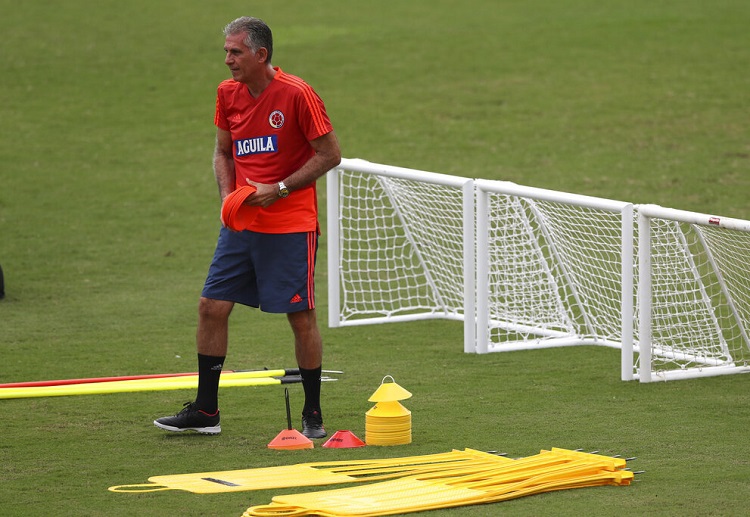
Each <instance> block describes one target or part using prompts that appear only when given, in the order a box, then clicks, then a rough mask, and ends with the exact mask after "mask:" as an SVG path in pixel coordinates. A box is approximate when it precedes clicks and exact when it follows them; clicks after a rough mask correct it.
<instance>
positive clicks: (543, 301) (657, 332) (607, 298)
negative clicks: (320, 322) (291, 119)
mask: <svg viewBox="0 0 750 517" xmlns="http://www.w3.org/2000/svg"><path fill="white" fill-rule="evenodd" d="M327 196H328V246H329V247H328V253H329V254H328V256H329V303H330V307H329V326H331V327H339V326H349V325H364V324H370V323H385V322H396V321H408V320H416V319H425V318H444V319H455V320H461V321H463V326H464V351H465V352H467V353H488V352H501V351H512V350H528V349H535V348H544V347H553V346H572V345H603V346H608V347H614V348H619V349H620V350H621V378H622V379H623V380H632V379H639V380H640V381H641V382H651V381H655V380H666V379H673V378H684V377H690V376H698V375H717V374H721V373H734V372H739V371H746V370H747V369H748V364H749V363H748V359H750V353H749V352H748V351H749V350H750V343H749V342H748V334H750V332H749V331H748V321H749V318H750V273H748V267H747V265H746V264H747V259H746V257H748V256H750V222H745V221H737V220H728V219H721V220H719V219H717V218H711V217H709V216H700V215H698V214H687V213H686V212H679V211H669V210H666V209H660V208H658V207H651V206H645V207H643V208H642V209H641V208H639V207H638V206H636V205H633V204H631V203H627V202H621V201H614V200H608V199H602V198H596V197H590V196H582V195H576V194H571V193H565V192H557V191H551V190H545V189H539V188H532V187H526V186H521V185H517V184H514V183H510V182H501V181H488V180H481V179H476V180H474V179H467V178H461V177H457V176H450V175H443V174H437V173H433V172H428V171H417V170H413V169H404V168H398V167H392V166H387V165H380V164H372V163H369V162H366V161H363V160H343V161H342V163H341V165H340V166H339V167H337V168H336V169H335V170H333V171H331V172H329V175H328V183H327ZM686 214H687V215H686ZM716 221H719V222H716Z"/></svg>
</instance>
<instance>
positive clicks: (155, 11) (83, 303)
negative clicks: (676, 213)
mask: <svg viewBox="0 0 750 517" xmlns="http://www.w3.org/2000/svg"><path fill="white" fill-rule="evenodd" d="M0 13H2V14H1V15H0V34H2V44H1V46H2V51H0V92H2V102H0V132H1V137H0V265H2V268H3V270H4V272H5V282H6V291H7V294H6V298H5V299H4V300H2V301H0V354H1V355H2V361H0V382H13V381H27V380H42V379H59V378H70V377H89V376H104V375H126V374H140V373H162V372H179V371H193V370H194V369H195V368H196V364H195V345H194V333H195V322H196V306H197V300H198V296H199V293H200V289H201V287H202V283H203V280H204V277H205V273H206V270H207V267H208V263H209V260H210V257H211V255H212V253H213V246H214V244H215V237H216V234H217V232H218V226H219V204H218V196H217V191H216V186H215V182H214V179H213V174H212V171H211V153H212V150H213V135H214V131H215V129H214V127H213V124H212V122H213V118H212V117H213V109H214V95H215V88H216V85H217V84H218V83H219V82H220V81H221V80H223V79H224V78H226V77H228V74H227V71H226V68H225V65H224V64H223V51H222V46H223V36H222V33H221V28H222V27H223V25H224V24H225V23H226V22H228V21H229V20H231V19H233V18H235V17H237V16H240V15H244V14H250V15H255V16H259V17H261V18H263V19H265V20H266V21H267V22H268V23H269V24H270V25H271V27H272V28H273V29H274V34H275V39H276V45H275V51H274V64H276V65H277V66H281V67H282V68H283V69H284V70H285V71H288V72H290V73H293V74H295V75H299V76H301V77H303V78H305V79H306V80H307V81H308V82H309V83H311V84H312V85H313V86H314V87H315V88H316V90H317V91H318V92H319V93H320V95H321V96H322V97H323V99H324V100H325V101H326V104H327V107H328V111H329V115H330V116H331V118H332V120H333V122H334V125H335V127H336V130H337V134H338V136H339V139H340V142H341V145H342V149H343V153H344V156H346V157H348V158H364V159H367V160H370V161H373V162H381V163H387V164H391V165H399V166H404V167H413V168H418V169H424V170H429V171H435V172H443V173H450V174H457V175H461V176H467V177H478V178H489V179H506V180H511V181H515V182H517V183H522V184H526V185H532V186H538V187H544V188H550V189H557V190H565V191H570V192H576V193H582V194H590V195H596V196H603V197H609V198H613V199H621V200H627V201H632V202H635V203H658V204H661V205H664V206H670V207H675V208H681V209H687V210H694V211H701V212H708V213H714V214H719V215H725V216H731V217H738V218H743V219H749V218H750V202H748V197H747V192H748V191H750V140H749V139H748V135H750V117H748V100H750V98H749V97H748V92H750V73H748V70H750V46H748V45H747V42H748V40H747V27H748V24H749V23H750V3H748V2H746V1H744V0H716V1H714V2H704V1H700V0H683V1H676V0H663V1H659V2H654V1H650V0H627V1H625V0H613V1H609V2H596V1H593V0H568V1H566V2H556V1H553V0H536V1H528V2H522V1H516V0H500V1H490V0H483V1H482V0H467V1H464V2H449V1H447V0H432V1H429V2H428V1H424V0H414V1H409V2H362V1H359V0H353V1H349V2H336V1H333V0H320V1H318V2H315V3H314V4H313V3H309V2H301V1H297V0H293V1H286V2H273V3H271V2H267V3H259V4H257V5H255V6H253V5H249V4H247V3H246V2H238V1H234V0H231V1H230V0H220V1H215V2H176V1H173V0H165V1H159V2H150V1H145V0H133V1H130V2H115V1H112V0H98V1H93V0H69V1H66V2H62V3H57V2H44V1H41V0H30V1H27V2H11V1H10V0H0ZM320 190H321V191H323V190H324V189H322V188H321V189H320ZM321 194H322V192H321ZM323 216H324V217H325V214H323ZM323 227H324V228H325V226H323ZM322 244H323V246H322V247H321V253H320V255H319V262H318V277H317V283H318V301H319V309H320V311H319V319H320V321H321V323H322V332H323V337H324V341H325V346H326V352H325V354H326V356H325V362H324V368H329V369H341V370H344V371H345V372H346V373H345V374H344V375H343V376H342V379H341V380H340V381H339V382H336V383H327V384H325V385H324V387H323V390H324V391H323V397H324V408H323V409H324V412H325V415H326V424H327V428H328V429H329V431H335V430H337V429H349V430H351V431H353V432H354V433H355V434H357V435H358V436H359V437H361V438H364V432H365V430H364V422H365V418H364V415H365V412H366V411H367V410H368V409H369V408H370V407H371V406H372V403H369V402H368V401H367V398H368V397H369V396H370V394H371V393H372V392H373V391H374V390H375V389H376V388H377V387H378V385H379V384H380V382H381V380H382V378H383V377H384V376H385V375H387V374H390V375H392V376H393V377H394V378H395V380H396V381H397V382H398V383H399V384H401V385H402V386H403V387H405V388H406V389H408V390H409V391H411V392H412V393H413V394H414V396H413V397H412V398H411V399H409V400H407V401H404V405H405V406H407V407H408V408H409V409H410V410H411V411H412V415H413V443H412V444H411V445H408V446H399V447H365V448H361V449H325V448H322V447H319V446H318V447H316V448H315V449H313V450H306V451H274V450H270V449H268V448H267V447H266V445H267V444H268V442H269V441H271V440H272V439H273V438H274V437H275V436H276V434H277V433H278V432H279V431H280V430H281V429H283V428H285V426H286V422H285V420H286V417H285V410H284V398H283V390H282V389H281V388H279V387H263V388H232V389H227V390H225V391H223V392H222V395H221V407H222V413H223V418H222V427H223V429H224V431H223V433H222V435H220V436H218V437H204V436H197V435H189V436H182V435H166V434H164V433H163V432H161V431H159V430H157V429H156V428H154V427H153V425H152V424H151V421H152V420H153V419H154V418H155V417H159V416H163V415H165V414H169V413H173V412H176V411H177V410H178V409H179V408H180V405H181V403H182V402H184V401H186V400H189V399H190V398H191V397H192V396H193V393H192V392H188V391H182V392H154V393H134V394H117V395H99V396H86V397H83V396H81V397H61V398H38V399H21V400H2V401H0V408H2V415H3V418H2V421H3V424H2V426H1V427H0V514H2V515H7V516H26V515H43V514H54V515H61V516H68V515H69V516H82V515H86V516H104V515H106V516H125V515H139V516H141V515H143V516H151V515H153V516H156V515H186V516H187V515H190V516H193V515H195V516H205V515H212V516H213V515H216V516H239V515H241V514H242V512H243V511H244V510H245V509H246V508H247V507H249V506H251V505H257V504H265V503H268V502H270V500H271V498H272V497H273V496H274V495H276V494H277V493H288V492H293V491H294V490H288V491H280V492H274V491H264V492H244V493H234V494H218V495H195V494H190V493H186V492H160V493H153V494H141V495H132V494H113V493H110V492H108V491H107V487H109V486H111V485H117V484H126V483H142V482H146V480H147V478H148V477H149V476H154V475H166V474H180V473H188V472H206V471H216V470H231V469H244V468H253V467H262V466H271V465H288V464H295V463H302V462H310V461H328V460H338V459H348V458H372V457H398V456H412V455H418V454H431V453H437V452H447V451H450V450H451V449H454V448H455V449H463V448H467V447H468V448H474V449H479V450H499V451H503V452H507V453H508V454H509V455H511V456H513V457H519V456H529V455H533V454H536V453H537V452H539V451H540V450H541V449H546V448H549V447H562V448H579V447H580V448H583V449H584V450H588V451H591V450H598V451H601V452H602V453H605V454H610V455H614V454H622V455H625V456H636V457H637V458H638V459H637V460H636V461H635V462H633V465H632V466H633V468H634V469H635V470H644V471H645V473H643V474H639V475H638V476H637V481H636V482H635V483H634V484H633V485H632V486H630V487H624V488H619V487H608V488H588V489H583V490H572V491H563V492H557V493H551V494H545V495H540V496H533V497H527V498H522V499H518V500H515V501H511V502H506V503H501V504H498V505H493V506H475V507H463V508H457V509H453V510H440V511H434V512H432V513H431V514H430V515H435V516H436V517H438V516H444V515H451V516H453V515H455V516H480V515H482V516H483V515H496V514H500V513H501V512H502V513H503V514H504V515H519V516H520V515H555V516H558V515H570V516H573V515H576V516H577V515H621V514H629V515H680V516H684V515H741V514H745V513H747V504H748V500H749V499H750V487H749V486H748V479H750V460H748V458H750V445H748V440H747V425H748V420H749V419H750V409H748V408H750V395H749V394H748V389H747V383H748V377H746V376H729V377H724V378H710V379H703V380H692V381H679V382H670V383H666V384H665V383H657V384H653V385H639V384H637V383H624V382H621V381H620V380H619V352H617V351H615V350H612V349H603V348H590V347H581V348H569V349H554V350H544V351H535V352H520V353H507V354H489V355H485V356H475V355H467V354H464V353H463V351H462V350H463V345H462V327H461V325H460V324H459V323H455V322H437V323H436V322H422V323H408V324H393V325H383V326H377V327H353V328H346V329H329V328H327V327H326V326H325V322H326V321H327V302H326V286H327V279H326V268H325V265H326V263H327V260H326V253H325V235H324V236H323V241H322ZM230 339H231V344H230V356H229V358H228V360H227V363H226V367H227V368H230V369H243V368H262V367H264V366H266V367H272V368H280V367H281V368H283V367H293V366H295V365H294V364H293V351H292V342H291V333H290V331H289V329H288V325H287V323H286V320H285V318H284V317H283V316H278V317H274V316H270V315H261V314H259V313H257V312H254V311H251V310H249V309H245V308H241V307H238V308H237V310H236V311H235V313H234V315H233V317H232V321H231V338H230ZM290 392H291V400H292V408H293V412H294V414H295V415H297V414H299V411H300V410H301V403H302V392H301V387H300V386H298V385H293V386H292V387H291V388H290ZM297 420H298V419H297V417H296V416H295V424H296V425H298V422H297Z"/></svg>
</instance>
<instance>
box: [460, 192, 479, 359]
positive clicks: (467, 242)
mask: <svg viewBox="0 0 750 517" xmlns="http://www.w3.org/2000/svg"><path fill="white" fill-rule="evenodd" d="M462 189H463V223H464V226H463V231H464V239H463V246H464V249H463V253H464V352H465V353H467V354H468V353H473V352H474V351H475V349H476V331H477V327H476V325H477V315H476V271H475V260H474V253H475V245H474V242H475V222H474V197H475V194H474V181H473V180H469V181H466V182H465V183H464V185H463V187H462Z"/></svg>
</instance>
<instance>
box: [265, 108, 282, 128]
mask: <svg viewBox="0 0 750 517" xmlns="http://www.w3.org/2000/svg"><path fill="white" fill-rule="evenodd" d="M268 123H269V124H271V127H272V128H274V129H280V128H281V126H283V125H284V114H283V113H282V112H281V111H280V110H274V111H273V112H271V114H270V115H269V116H268Z"/></svg>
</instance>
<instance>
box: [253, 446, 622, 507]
mask: <svg viewBox="0 0 750 517" xmlns="http://www.w3.org/2000/svg"><path fill="white" fill-rule="evenodd" d="M624 468H625V460H623V459H619V458H611V457H607V456H600V455H597V454H589V453H583V452H575V451H569V450H565V449H552V450H551V451H541V452H540V453H539V454H537V455H535V456H530V457H528V458H521V459H518V460H510V461H507V462H503V463H501V464H496V465H492V466H488V465H485V466H482V467H478V468H477V467H473V466H470V465H466V466H465V468H456V469H451V470H450V471H445V470H444V471H439V472H430V473H425V474H416V475H413V476H408V477H404V478H399V479H392V480H389V481H384V482H380V483H373V484H369V485H363V486H356V487H349V488H341V489H337V490H326V491H320V492H310V493H306V494H293V495H282V496H275V497H274V498H273V499H272V502H271V504H268V505H260V506H253V507H250V508H248V509H247V511H246V512H245V513H244V514H243V517H270V516H273V517H282V516H290V517H291V516H293V517H302V516H308V515H319V516H323V517H350V516H357V517H374V516H380V515H393V514H401V513H410V512H422V511H426V510H436V509H441V508H453V507H456V506H466V505H474V504H487V503H495V502H500V501H505V500H509V499H515V498H518V497H523V496H527V495H533V494H539V493H542V492H550V491H554V490H564V489H568V488H582V487H589V486H602V485H629V484H630V481H631V480H632V478H633V473H632V472H630V471H625V470H623V469H624Z"/></svg>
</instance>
